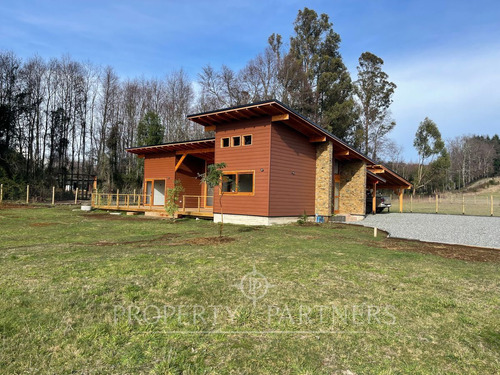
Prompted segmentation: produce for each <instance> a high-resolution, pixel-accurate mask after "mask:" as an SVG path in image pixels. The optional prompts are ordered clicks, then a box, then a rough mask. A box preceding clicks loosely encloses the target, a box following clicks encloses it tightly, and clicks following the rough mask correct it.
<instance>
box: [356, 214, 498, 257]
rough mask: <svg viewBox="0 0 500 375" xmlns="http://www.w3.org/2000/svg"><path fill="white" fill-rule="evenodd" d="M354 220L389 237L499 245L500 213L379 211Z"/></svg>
mask: <svg viewBox="0 0 500 375" xmlns="http://www.w3.org/2000/svg"><path fill="white" fill-rule="evenodd" d="M353 224H358V225H364V226H366V227H372V228H373V227H377V228H379V229H382V230H385V231H387V232H389V234H390V236H391V237H399V238H409V239H415V240H421V241H431V242H441V243H449V244H455V245H470V246H481V247H492V248H496V249H500V217H481V216H458V215H436V214H399V213H382V214H378V215H368V216H367V217H366V219H364V220H363V221H359V222H357V223H353Z"/></svg>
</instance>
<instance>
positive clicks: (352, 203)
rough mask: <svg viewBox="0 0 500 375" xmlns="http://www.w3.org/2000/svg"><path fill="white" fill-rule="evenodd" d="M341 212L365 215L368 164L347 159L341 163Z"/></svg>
mask: <svg viewBox="0 0 500 375" xmlns="http://www.w3.org/2000/svg"><path fill="white" fill-rule="evenodd" d="M339 211H340V214H352V215H365V213H366V164H365V163H364V162H363V161H361V160H360V161H345V162H341V164H340V196H339Z"/></svg>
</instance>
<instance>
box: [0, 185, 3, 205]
mask: <svg viewBox="0 0 500 375" xmlns="http://www.w3.org/2000/svg"><path fill="white" fill-rule="evenodd" d="M2 201H3V184H0V204H2Z"/></svg>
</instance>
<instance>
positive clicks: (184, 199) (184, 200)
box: [182, 195, 186, 212]
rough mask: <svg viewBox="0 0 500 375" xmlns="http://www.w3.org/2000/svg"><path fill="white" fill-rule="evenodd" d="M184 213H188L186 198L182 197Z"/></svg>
mask: <svg viewBox="0 0 500 375" xmlns="http://www.w3.org/2000/svg"><path fill="white" fill-rule="evenodd" d="M182 211H183V212H186V196H185V195H183V196H182Z"/></svg>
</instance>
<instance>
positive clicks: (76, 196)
mask: <svg viewBox="0 0 500 375" xmlns="http://www.w3.org/2000/svg"><path fill="white" fill-rule="evenodd" d="M77 201H78V188H76V190H75V204H76V203H77Z"/></svg>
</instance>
